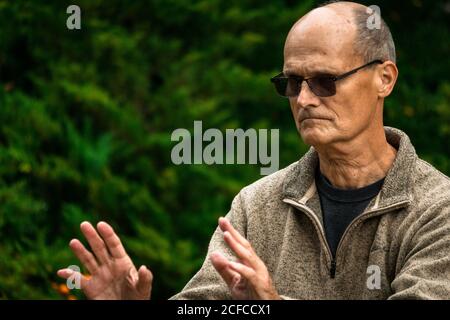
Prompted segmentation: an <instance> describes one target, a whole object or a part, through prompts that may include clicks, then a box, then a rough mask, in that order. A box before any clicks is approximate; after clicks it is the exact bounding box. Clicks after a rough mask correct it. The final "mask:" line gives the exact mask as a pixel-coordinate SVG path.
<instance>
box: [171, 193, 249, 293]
mask: <svg viewBox="0 0 450 320" xmlns="http://www.w3.org/2000/svg"><path fill="white" fill-rule="evenodd" d="M241 201H242V199H241V193H239V194H238V195H237V196H236V197H235V198H234V200H233V202H232V204H231V209H230V211H229V212H228V213H227V215H226V216H225V217H226V218H227V219H228V220H229V221H230V222H231V224H232V225H233V227H234V228H235V229H236V230H237V231H239V233H240V234H242V235H243V236H244V237H245V236H246V230H247V217H246V213H245V211H244V210H243V208H242V203H241ZM214 251H219V252H221V253H222V254H224V255H225V257H227V258H229V259H232V260H236V258H235V256H234V254H233V253H232V251H231V249H229V248H228V246H227V245H226V243H225V241H224V240H223V233H222V231H221V230H220V228H219V227H217V228H216V230H215V232H214V234H213V236H212V238H211V241H210V242H209V246H208V253H207V255H206V258H205V261H204V262H203V265H202V267H201V268H200V270H199V271H198V272H197V273H196V274H195V275H194V277H193V278H192V279H191V280H190V281H189V282H188V283H187V284H186V286H185V287H184V288H183V290H182V291H181V292H180V293H178V294H176V295H174V296H173V297H171V298H170V299H171V300H172V299H173V300H207V299H208V300H228V299H231V298H232V297H231V294H230V292H229V289H228V287H227V285H226V283H225V282H224V281H223V279H222V277H221V276H220V275H219V273H218V272H217V271H216V269H214V266H213V265H212V263H211V261H210V259H209V255H210V253H212V252H214Z"/></svg>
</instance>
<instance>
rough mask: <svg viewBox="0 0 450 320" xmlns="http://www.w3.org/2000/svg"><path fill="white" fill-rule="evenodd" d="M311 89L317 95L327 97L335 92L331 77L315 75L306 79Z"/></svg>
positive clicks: (334, 84)
mask: <svg viewBox="0 0 450 320" xmlns="http://www.w3.org/2000/svg"><path fill="white" fill-rule="evenodd" d="M308 85H309V87H310V88H311V91H312V92H314V94H315V95H317V96H319V97H329V96H332V95H335V94H336V83H335V82H334V80H333V78H332V77H328V76H326V77H315V78H311V79H309V80H308Z"/></svg>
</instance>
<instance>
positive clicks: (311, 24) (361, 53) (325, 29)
mask: <svg viewBox="0 0 450 320" xmlns="http://www.w3.org/2000/svg"><path fill="white" fill-rule="evenodd" d="M373 14H376V12H375V11H373V10H372V9H371V8H368V7H366V6H364V5H361V4H358V3H354V2H344V1H342V2H334V3H330V4H327V5H324V6H322V7H319V8H317V9H314V10H312V11H310V12H309V13H307V14H306V15H304V16H303V17H302V18H301V19H300V20H298V21H297V22H296V23H295V24H294V26H293V27H292V28H291V30H290V32H289V34H288V37H287V39H286V43H285V55H286V51H289V50H292V49H293V48H295V47H298V46H299V45H300V46H303V47H304V48H303V49H304V50H308V48H305V46H304V45H305V44H306V43H308V44H309V46H310V47H311V48H310V50H317V49H318V47H327V46H329V47H332V48H333V49H334V50H339V51H340V53H341V54H345V55H346V56H347V57H349V58H350V59H357V60H360V62H362V63H367V62H370V61H373V60H377V59H380V60H383V61H386V60H390V61H393V62H394V63H395V60H396V56H395V46H394V42H393V40H392V35H391V33H390V31H389V28H388V26H387V25H386V23H385V22H384V21H383V19H382V18H381V16H379V15H377V16H376V19H379V20H378V21H379V22H380V23H379V25H377V28H369V27H368V19H369V17H370V16H371V15H373ZM305 41H307V42H305Z"/></svg>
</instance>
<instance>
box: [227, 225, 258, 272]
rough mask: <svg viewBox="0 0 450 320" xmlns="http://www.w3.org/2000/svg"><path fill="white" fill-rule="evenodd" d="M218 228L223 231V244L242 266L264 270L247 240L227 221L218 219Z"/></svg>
mask: <svg viewBox="0 0 450 320" xmlns="http://www.w3.org/2000/svg"><path fill="white" fill-rule="evenodd" d="M219 226H220V228H221V230H222V231H223V237H224V240H225V242H226V243H227V244H228V246H229V247H230V248H231V250H233V251H234V253H235V254H236V256H237V257H238V258H239V259H240V260H241V261H242V262H243V263H244V264H246V265H247V266H249V267H252V268H254V269H255V270H261V269H263V268H264V263H263V262H262V261H261V259H259V257H258V256H257V255H256V253H255V252H254V250H253V248H252V246H251V245H250V243H249V242H248V240H247V239H245V238H244V237H243V236H242V235H241V234H240V233H239V232H238V231H237V230H236V229H235V228H234V227H233V226H232V225H231V223H230V222H229V221H228V220H227V219H225V218H219Z"/></svg>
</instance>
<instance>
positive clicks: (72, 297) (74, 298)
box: [67, 294, 77, 300]
mask: <svg viewBox="0 0 450 320" xmlns="http://www.w3.org/2000/svg"><path fill="white" fill-rule="evenodd" d="M67 300H77V297H75V296H74V295H72V294H69V295H68V296H67Z"/></svg>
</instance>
